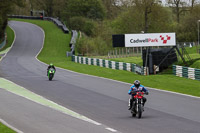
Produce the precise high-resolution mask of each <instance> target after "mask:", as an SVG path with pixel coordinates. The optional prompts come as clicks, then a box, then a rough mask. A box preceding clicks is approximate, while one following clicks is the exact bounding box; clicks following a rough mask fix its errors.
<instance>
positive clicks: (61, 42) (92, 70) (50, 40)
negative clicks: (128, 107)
mask: <svg viewBox="0 0 200 133" xmlns="http://www.w3.org/2000/svg"><path fill="white" fill-rule="evenodd" d="M20 21H26V22H31V23H34V24H37V25H39V26H40V27H42V28H43V29H44V31H45V36H46V38H45V45H44V49H43V50H42V52H41V53H40V54H39V56H38V58H39V59H40V60H41V61H43V62H46V63H50V62H53V63H54V64H55V65H56V66H57V67H62V68H65V69H69V70H72V71H76V72H80V73H86V74H90V75H95V76H100V77H105V78H110V79H115V80H119V81H123V82H127V83H133V81H134V80H136V79H138V80H140V81H141V83H142V84H143V85H145V86H148V87H153V88H159V89H163V90H169V91H174V92H179V93H184V94H190V95H194V96H200V85H199V84H200V82H199V81H196V80H191V79H186V78H180V77H176V76H173V75H170V74H163V75H151V76H141V75H136V74H134V73H131V72H127V71H121V70H112V69H108V68H101V67H98V66H88V65H83V64H77V63H74V62H71V58H67V57H66V54H65V52H66V50H69V47H68V44H69V38H70V36H69V35H66V34H64V33H63V32H62V31H61V30H60V29H58V28H57V27H56V26H55V25H54V24H53V23H51V22H48V21H36V20H20ZM47 25H48V26H47ZM55 40H56V41H55ZM54 48H55V49H54ZM122 89H123V88H122Z"/></svg>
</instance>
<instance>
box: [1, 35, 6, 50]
mask: <svg viewBox="0 0 200 133" xmlns="http://www.w3.org/2000/svg"><path fill="white" fill-rule="evenodd" d="M5 45H6V36H5V37H4V41H3V42H1V43H0V49H2V48H3V47H4V46H5Z"/></svg>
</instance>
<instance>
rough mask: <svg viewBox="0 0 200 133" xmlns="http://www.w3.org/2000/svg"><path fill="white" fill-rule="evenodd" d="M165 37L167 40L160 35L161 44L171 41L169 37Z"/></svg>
mask: <svg viewBox="0 0 200 133" xmlns="http://www.w3.org/2000/svg"><path fill="white" fill-rule="evenodd" d="M166 37H167V38H166V39H165V37H163V36H162V35H160V38H161V40H163V44H166V43H167V41H168V40H170V39H171V37H170V36H168V35H166Z"/></svg>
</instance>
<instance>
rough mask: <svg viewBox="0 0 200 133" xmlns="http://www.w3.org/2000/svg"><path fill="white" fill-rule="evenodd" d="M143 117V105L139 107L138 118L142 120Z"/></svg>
mask: <svg viewBox="0 0 200 133" xmlns="http://www.w3.org/2000/svg"><path fill="white" fill-rule="evenodd" d="M141 117H142V105H141V104H139V105H138V118H139V119H140V118H141Z"/></svg>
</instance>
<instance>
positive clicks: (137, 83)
mask: <svg viewBox="0 0 200 133" xmlns="http://www.w3.org/2000/svg"><path fill="white" fill-rule="evenodd" d="M134 85H135V87H137V88H138V87H139V86H140V81H139V80H135V81H134Z"/></svg>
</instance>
